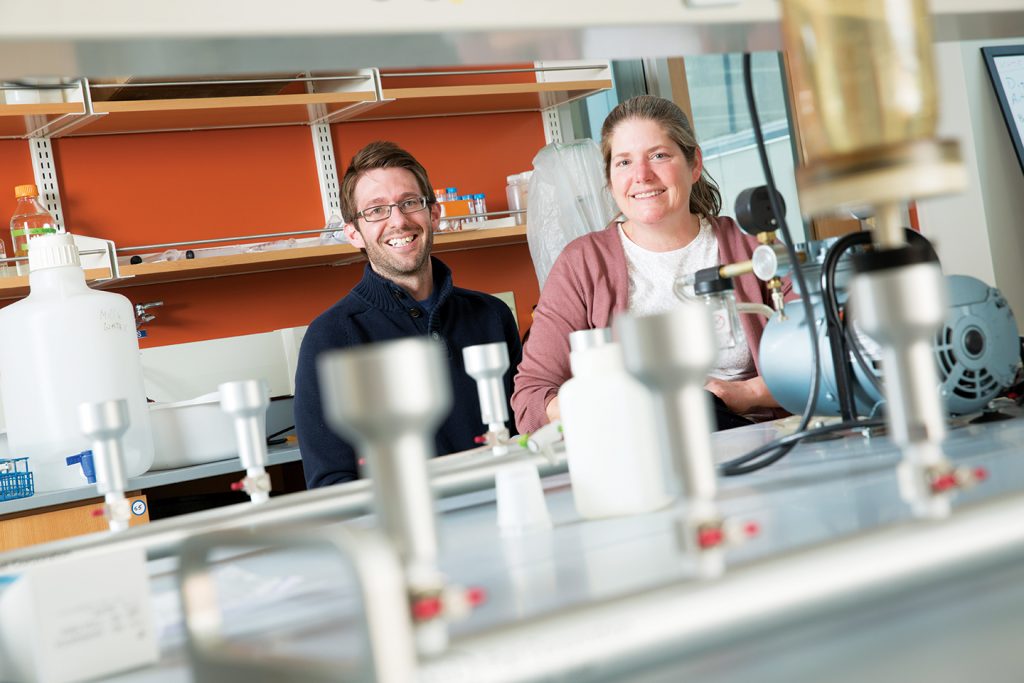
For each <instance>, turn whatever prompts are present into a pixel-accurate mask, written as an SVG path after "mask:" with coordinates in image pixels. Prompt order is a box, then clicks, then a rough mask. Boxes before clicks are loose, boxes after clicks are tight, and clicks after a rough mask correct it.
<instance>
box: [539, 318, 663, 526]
mask: <svg viewBox="0 0 1024 683" xmlns="http://www.w3.org/2000/svg"><path fill="white" fill-rule="evenodd" d="M569 344H570V348H571V350H572V352H571V353H570V354H569V363H570V365H571V367H572V375H573V376H572V378H571V379H570V380H568V381H567V382H566V383H565V384H563V385H562V388H561V389H560V390H559V392H558V405H559V409H560V412H561V415H562V431H563V433H564V436H565V451H566V455H567V457H568V462H569V477H570V478H571V479H572V495H573V501H574V502H575V504H576V511H577V512H578V513H579V514H580V516H581V517H585V518H588V519H598V518H602V517H616V516H619V515H635V514H641V513H644V512H651V511H653V510H657V509H659V508H663V507H666V506H667V505H668V504H669V503H670V502H671V501H672V498H673V494H674V493H675V492H674V490H673V488H674V487H673V482H674V480H673V479H672V477H670V476H668V473H669V472H670V471H671V470H669V469H668V466H669V464H668V463H665V462H663V461H662V459H661V455H660V453H661V450H660V449H659V448H658V432H657V423H656V422H655V417H654V400H653V399H652V397H651V395H650V393H649V392H648V391H647V389H645V388H644V386H643V385H642V384H640V382H638V381H637V380H636V379H634V378H633V376H632V375H630V374H629V373H628V372H626V368H625V364H624V361H623V358H622V349H621V347H620V346H619V345H618V344H617V343H614V342H612V341H611V331H610V330H609V329H608V328H601V329H596V330H581V331H579V332H573V333H572V334H570V335H569Z"/></svg>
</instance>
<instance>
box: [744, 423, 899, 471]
mask: <svg viewBox="0 0 1024 683" xmlns="http://www.w3.org/2000/svg"><path fill="white" fill-rule="evenodd" d="M884 424H885V420H882V419H874V420H844V421H843V422H835V423H833V424H829V425H825V426H824V427H818V428H817V429H808V430H804V431H796V432H793V433H792V434H789V435H787V436H784V437H782V438H780V439H776V440H775V441H772V442H771V443H767V444H765V445H764V446H761V447H760V448H756V449H754V450H752V451H750V452H749V453H747V454H746V455H744V456H742V457H741V458H737V459H736V460H732V461H730V462H738V461H740V460H745V461H746V462H749V461H750V460H755V459H757V458H759V457H761V456H762V455H764V454H766V453H771V452H772V451H775V453H774V454H772V455H770V456H768V457H767V458H764V459H762V460H760V461H758V462H755V463H754V464H752V465H744V464H740V465H736V466H735V467H733V470H734V472H732V473H730V474H749V473H750V472H756V471H757V470H759V469H762V468H764V467H767V466H768V465H771V464H772V463H774V462H778V461H779V460H781V459H782V457H783V456H785V455H786V453H788V452H789V451H790V450H791V449H792V448H793V446H795V445H796V444H798V443H799V442H801V441H803V440H804V439H809V438H814V437H816V436H825V435H827V434H832V433H834V432H842V431H846V430H848V429H864V428H867V427H881V426H883V425H884Z"/></svg>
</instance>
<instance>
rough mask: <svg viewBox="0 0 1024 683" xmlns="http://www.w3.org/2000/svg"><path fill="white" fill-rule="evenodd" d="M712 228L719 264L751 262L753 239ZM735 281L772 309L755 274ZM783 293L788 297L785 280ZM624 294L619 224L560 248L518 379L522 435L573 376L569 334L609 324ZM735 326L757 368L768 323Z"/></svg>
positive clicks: (747, 296)
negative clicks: (743, 335)
mask: <svg viewBox="0 0 1024 683" xmlns="http://www.w3.org/2000/svg"><path fill="white" fill-rule="evenodd" d="M711 225H712V227H713V229H714V231H715V236H716V237H717V238H718V256H719V263H732V262H735V261H745V260H747V259H749V258H750V257H751V255H752V254H753V251H754V249H755V248H756V247H757V240H756V239H754V238H753V237H750V236H748V235H746V234H744V233H743V232H741V231H740V229H739V227H738V226H737V225H736V223H735V221H733V219H731V218H727V217H718V218H712V219H711ZM733 282H734V283H735V285H736V300H737V301H740V302H755V303H764V304H768V305H771V298H770V296H769V294H768V290H767V289H766V288H765V287H764V283H762V282H761V281H760V280H758V279H757V278H756V277H755V276H754V275H753V273H748V274H746V275H741V276H739V277H737V278H734V279H733ZM785 291H786V293H787V294H788V293H789V283H787V285H786V290H785ZM628 295H629V274H628V272H627V266H626V253H625V252H624V251H623V249H622V242H621V241H620V240H619V233H618V224H617V223H615V222H613V223H611V225H609V226H608V227H607V228H605V229H604V230H601V231H599V232H594V233H591V234H589V235H584V236H583V237H580V238H578V239H575V240H573V241H572V242H570V243H569V244H568V245H567V246H566V247H565V249H564V250H563V251H562V253H561V254H560V255H559V256H558V259H557V260H556V261H555V265H554V266H552V268H551V272H550V273H549V274H548V278H547V281H546V282H545V283H544V291H542V292H541V295H540V301H539V302H538V303H537V309H536V310H535V311H534V314H533V324H532V326H531V327H530V336H529V339H527V342H526V346H525V347H523V361H522V363H520V364H519V371H518V373H517V374H516V379H515V391H514V392H513V394H512V410H513V411H514V413H515V419H516V426H517V427H518V429H519V432H520V433H522V434H526V433H529V432H532V431H535V430H536V429H539V428H540V427H542V426H543V425H545V424H547V421H548V418H547V413H546V412H545V408H546V406H547V404H548V402H549V401H550V400H551V399H552V398H554V397H555V396H556V395H557V394H558V389H559V387H561V386H562V383H563V382H565V381H566V380H567V379H569V378H570V377H571V376H572V372H571V371H570V369H569V333H570V332H575V331H576V330H586V329H594V328H598V327H609V326H610V325H611V322H612V318H613V317H614V316H615V314H617V313H621V312H622V311H626V310H628V308H629V302H628ZM787 298H789V297H787ZM740 322H741V324H742V326H743V332H744V334H745V336H746V338H747V344H748V345H749V346H750V353H751V355H752V356H753V357H754V366H755V367H757V366H758V363H759V359H758V349H759V348H760V345H761V332H763V331H764V326H765V322H766V321H765V320H764V318H762V317H761V316H759V315H741V316H740ZM758 372H760V369H758Z"/></svg>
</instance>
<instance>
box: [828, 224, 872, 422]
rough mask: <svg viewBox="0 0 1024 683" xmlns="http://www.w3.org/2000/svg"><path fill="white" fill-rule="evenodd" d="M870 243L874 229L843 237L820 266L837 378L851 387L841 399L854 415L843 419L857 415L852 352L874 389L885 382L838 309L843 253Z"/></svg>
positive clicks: (833, 246) (845, 416)
mask: <svg viewBox="0 0 1024 683" xmlns="http://www.w3.org/2000/svg"><path fill="white" fill-rule="evenodd" d="M864 244H871V233H869V232H851V233H849V234H847V235H843V236H842V237H840V238H839V239H838V240H837V241H836V242H835V244H833V245H832V247H831V248H830V249H829V250H828V253H827V254H825V260H824V262H823V263H822V267H821V292H822V299H823V303H824V308H825V321H826V324H827V325H828V331H829V343H830V344H831V345H832V365H833V368H834V370H835V373H836V382H837V384H839V385H840V386H845V387H846V390H847V391H848V393H847V394H845V396H846V398H845V399H842V394H841V402H843V401H849V409H850V412H851V415H849V416H847V415H846V414H844V415H843V419H850V418H853V417H856V415H857V404H856V402H855V399H854V396H853V386H854V384H855V382H854V378H853V376H852V373H851V372H850V354H851V353H852V354H853V357H854V359H855V360H856V361H857V364H858V365H859V366H860V369H861V370H862V371H863V373H864V374H865V375H866V376H867V378H868V381H869V382H871V384H872V385H873V386H874V387H875V390H876V391H878V392H879V393H882V384H881V382H879V381H878V378H877V377H876V376H875V373H874V370H873V369H872V368H871V366H870V365H869V364H868V363H867V361H866V360H865V359H864V355H863V353H862V350H861V345H860V341H859V340H857V338H856V335H854V334H853V329H852V326H850V325H847V324H846V322H845V320H844V319H843V316H842V314H841V313H840V311H839V299H838V297H837V296H836V268H837V267H838V266H839V261H840V259H841V258H842V257H843V255H844V254H845V253H846V252H847V251H849V250H850V249H851V248H852V247H854V246H859V245H864Z"/></svg>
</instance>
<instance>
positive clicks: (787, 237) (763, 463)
mask: <svg viewBox="0 0 1024 683" xmlns="http://www.w3.org/2000/svg"><path fill="white" fill-rule="evenodd" d="M743 88H744V91H745V92H746V96H747V109H748V110H749V111H750V124H751V126H752V127H753V129H754V139H755V140H757V152H758V156H759V157H760V158H761V167H762V169H764V179H765V184H766V185H767V186H768V201H769V202H770V204H771V207H772V213H773V214H775V219H776V220H777V221H778V223H779V231H780V232H781V233H782V240H783V244H784V245H785V247H786V253H787V254H788V255H789V261H790V263H792V264H793V277H794V279H795V280H796V284H797V286H798V287H800V293H801V297H800V301H801V303H802V304H803V308H804V324H805V325H807V334H809V335H810V337H811V364H812V365H811V367H813V368H814V374H813V375H812V376H811V389H810V394H809V395H808V396H807V404H806V405H805V406H804V412H803V414H802V415H801V416H800V424H799V425H798V426H797V432H798V433H799V432H803V431H805V430H806V429H807V425H809V424H810V422H811V418H812V417H814V409H815V408H816V407H817V405H818V386H819V385H820V383H821V359H820V358H819V353H818V336H817V328H816V327H815V325H814V308H813V307H812V306H811V300H810V297H809V296H808V294H809V291H810V290H808V289H807V282H806V280H805V279H804V274H803V270H802V269H801V267H800V259H799V258H798V257H797V253H796V249H795V248H794V246H793V237H792V235H791V234H790V232H789V226H787V225H786V216H785V214H784V213H783V211H782V210H781V207H779V201H778V196H777V193H776V189H775V177H774V176H773V175H772V168H771V165H769V163H768V149H767V147H766V146H765V143H764V133H763V132H762V130H761V119H760V118H759V117H758V114H757V102H756V101H755V99H754V81H753V77H752V75H751V68H750V53H749V52H744V53H743ZM782 441H783V439H780V440H778V441H776V442H773V443H772V444H768V445H766V446H762V447H761V448H759V449H757V450H755V451H752V452H751V453H747V454H746V455H743V456H740V457H739V458H736V459H734V460H730V461H729V462H725V463H722V464H721V465H720V466H719V469H720V470H721V472H722V474H724V475H726V476H734V475H737V474H747V473H749V472H754V471H756V470H759V469H761V468H762V467H767V466H768V465H771V464H772V463H774V462H777V461H778V460H779V459H780V458H782V457H783V456H785V455H786V454H787V453H789V451H790V450H792V448H793V446H795V445H796V443H797V441H799V439H797V440H793V441H787V442H785V443H782ZM772 451H775V452H774V453H773V454H772V455H769V456H768V457H765V458H763V459H762V460H760V461H758V462H756V463H752V462H751V461H753V460H755V459H757V458H760V457H761V456H763V455H765V454H766V453H772Z"/></svg>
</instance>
